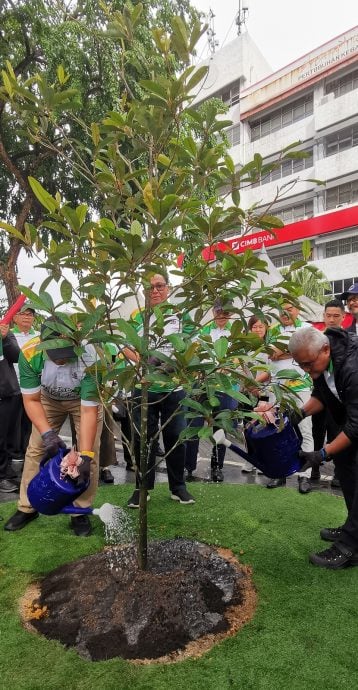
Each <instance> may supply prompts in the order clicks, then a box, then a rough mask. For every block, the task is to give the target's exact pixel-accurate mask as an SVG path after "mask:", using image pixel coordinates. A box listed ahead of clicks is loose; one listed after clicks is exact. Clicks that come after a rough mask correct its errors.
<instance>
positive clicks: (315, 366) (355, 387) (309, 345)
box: [288, 328, 358, 570]
mask: <svg viewBox="0 0 358 690" xmlns="http://www.w3.org/2000/svg"><path fill="white" fill-rule="evenodd" d="M288 348H289V351H290V353H291V354H292V356H293V357H294V359H295V360H296V362H297V363H298V364H299V366H300V367H301V368H302V369H304V371H306V372H308V373H309V374H310V376H311V378H312V379H313V383H314V385H313V390H312V396H311V398H310V399H309V400H308V401H307V402H306V403H305V404H304V405H303V407H302V408H301V410H300V414H301V417H305V416H308V415H313V414H317V413H318V412H321V410H323V409H327V410H328V412H329V413H330V415H331V416H332V418H333V419H334V420H335V421H336V422H337V425H338V428H339V433H338V434H337V436H336V437H335V438H334V439H333V440H332V441H330V442H329V443H326V444H325V445H324V446H323V448H321V449H320V450H318V451H313V452H303V451H301V453H300V456H301V458H302V461H303V463H304V468H305V469H306V468H307V467H312V468H313V469H314V470H318V469H319V467H320V466H321V464H322V463H324V462H326V461H327V460H329V459H331V458H332V459H333V460H334V462H335V466H336V475H337V477H338V478H339V481H340V483H341V487H342V491H343V496H344V500H345V503H346V506H347V510H348V515H347V519H346V521H345V523H344V524H343V525H342V526H339V527H325V528H323V529H322V530H321V538H322V539H323V540H325V541H330V542H333V544H332V546H331V547H330V548H328V549H325V550H324V551H320V552H319V553H311V554H310V556H309V560H310V561H311V563H313V564H314V565H317V566H319V567H321V568H331V569H333V570H336V569H339V568H344V567H346V566H352V565H358V471H357V470H358V465H357V463H358V338H357V336H356V335H353V334H352V333H348V332H347V331H344V330H341V329H337V328H327V330H326V331H325V333H321V332H320V331H318V330H316V329H315V328H304V329H301V330H298V331H296V332H295V333H294V334H293V335H292V337H291V339H290V341H289V345H288Z"/></svg>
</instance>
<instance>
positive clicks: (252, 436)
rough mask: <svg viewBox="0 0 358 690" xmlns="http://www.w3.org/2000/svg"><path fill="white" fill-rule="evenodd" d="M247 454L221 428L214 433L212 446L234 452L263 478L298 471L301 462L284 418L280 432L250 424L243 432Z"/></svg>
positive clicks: (294, 437)
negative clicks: (252, 466)
mask: <svg viewBox="0 0 358 690" xmlns="http://www.w3.org/2000/svg"><path fill="white" fill-rule="evenodd" d="M245 438H246V442H247V446H248V451H249V452H246V451H244V450H243V449H242V448H240V446H237V445H235V444H234V443H231V442H230V441H229V440H228V439H227V438H226V437H225V433H224V431H223V430H222V429H219V430H218V431H216V432H215V433H214V440H215V443H216V444H223V445H224V446H226V447H227V448H230V450H232V451H233V452H234V453H236V454H237V455H240V456H241V457H242V458H244V459H245V460H247V461H248V462H251V464H252V465H254V467H257V469H259V470H261V472H263V474H265V475H266V477H270V478H271V479H279V478H281V477H288V476H289V475H290V474H294V472H299V471H300V469H301V467H302V462H301V461H300V459H299V457H298V452H299V450H300V448H301V442H300V439H299V438H298V436H297V434H296V432H295V430H294V428H293V427H292V425H291V424H290V422H289V420H288V419H287V418H284V424H283V428H282V429H281V430H279V429H278V427H277V426H276V425H275V424H267V425H266V426H262V425H261V424H260V423H259V422H254V423H253V424H250V426H249V427H248V428H247V429H246V430H245Z"/></svg>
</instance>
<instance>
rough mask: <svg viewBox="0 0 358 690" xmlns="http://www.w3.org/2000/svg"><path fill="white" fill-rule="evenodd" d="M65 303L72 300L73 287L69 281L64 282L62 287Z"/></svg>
mask: <svg viewBox="0 0 358 690" xmlns="http://www.w3.org/2000/svg"><path fill="white" fill-rule="evenodd" d="M60 292H61V297H62V300H63V302H70V301H71V299H72V285H71V283H70V282H69V281H68V280H66V279H65V280H63V281H62V283H61V286H60Z"/></svg>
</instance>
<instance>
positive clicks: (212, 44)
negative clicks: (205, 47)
mask: <svg viewBox="0 0 358 690" xmlns="http://www.w3.org/2000/svg"><path fill="white" fill-rule="evenodd" d="M207 18H208V28H207V31H206V35H207V37H208V43H209V50H210V54H211V55H214V53H215V49H216V48H217V47H218V45H219V41H217V40H216V38H215V36H216V33H215V22H214V19H215V14H214V12H213V11H212V9H211V8H210V9H209V13H208V15H207Z"/></svg>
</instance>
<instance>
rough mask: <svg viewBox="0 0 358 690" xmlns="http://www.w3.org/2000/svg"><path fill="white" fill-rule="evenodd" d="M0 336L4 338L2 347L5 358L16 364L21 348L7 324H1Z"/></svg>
mask: <svg viewBox="0 0 358 690" xmlns="http://www.w3.org/2000/svg"><path fill="white" fill-rule="evenodd" d="M0 336H1V338H2V349H3V355H4V357H5V359H7V361H8V362H9V364H15V362H17V361H18V359H19V354H20V348H19V346H18V344H17V340H16V338H15V336H14V334H13V333H10V331H9V326H8V325H7V324H0Z"/></svg>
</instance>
